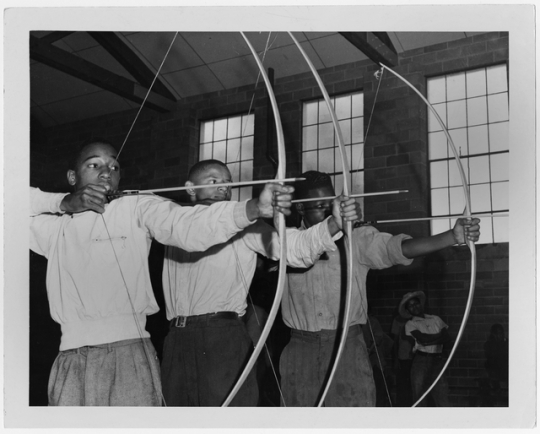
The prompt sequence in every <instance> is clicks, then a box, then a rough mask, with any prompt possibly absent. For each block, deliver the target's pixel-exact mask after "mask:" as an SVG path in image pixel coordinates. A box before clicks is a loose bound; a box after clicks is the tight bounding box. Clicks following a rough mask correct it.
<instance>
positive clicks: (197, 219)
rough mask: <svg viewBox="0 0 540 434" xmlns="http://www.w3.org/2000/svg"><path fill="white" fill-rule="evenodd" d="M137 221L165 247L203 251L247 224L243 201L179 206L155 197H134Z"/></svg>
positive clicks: (222, 241)
mask: <svg viewBox="0 0 540 434" xmlns="http://www.w3.org/2000/svg"><path fill="white" fill-rule="evenodd" d="M135 213H136V214H137V219H138V222H139V224H140V225H141V226H143V227H145V228H146V229H147V230H148V231H149V232H150V235H151V236H152V237H153V238H155V239H156V241H159V242H160V243H162V244H165V245H171V246H176V247H180V248H181V249H184V250H186V251H188V252H203V251H205V250H207V249H208V248H209V247H212V246H213V245H216V244H221V243H224V242H225V241H227V240H228V239H229V238H231V237H232V236H234V235H235V234H237V233H238V232H240V231H242V230H243V229H244V228H246V227H248V226H249V225H251V224H252V223H253V222H252V221H249V219H248V218H247V214H246V202H218V203H215V204H213V205H210V206H206V205H196V206H189V207H183V206H180V205H178V204H176V203H174V202H172V201H170V200H165V199H163V198H158V197H157V196H138V197H137V206H136V208H135Z"/></svg>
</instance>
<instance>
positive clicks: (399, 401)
mask: <svg viewBox="0 0 540 434" xmlns="http://www.w3.org/2000/svg"><path fill="white" fill-rule="evenodd" d="M398 363H399V366H398V369H397V371H396V389H397V393H396V407H410V406H411V405H413V404H414V403H413V402H412V390H411V364H412V359H400V360H398Z"/></svg>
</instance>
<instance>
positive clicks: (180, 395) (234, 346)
mask: <svg viewBox="0 0 540 434" xmlns="http://www.w3.org/2000/svg"><path fill="white" fill-rule="evenodd" d="M252 349H253V343H252V341H251V338H250V337H249V335H248V333H247V331H246V328H245V326H244V323H243V322H242V321H240V320H239V319H214V320H212V321H208V322H204V323H197V324H192V325H186V327H171V329H170V330H169V334H168V335H167V337H166V338H165V343H164V346H163V362H162V365H161V374H162V375H161V379H162V384H163V395H164V397H165V402H166V404H167V406H213V407H217V406H221V405H222V404H223V402H224V401H225V399H226V398H227V396H228V395H229V393H230V391H231V389H232V388H233V386H234V384H235V383H236V380H237V379H238V377H239V376H240V374H241V373H242V370H243V368H244V366H245V364H246V363H247V361H248V359H249V355H250V354H251V352H252ZM258 396H259V391H258V388H257V381H256V377H255V371H254V370H252V371H251V373H250V374H249V376H248V377H247V379H246V381H245V382H244V384H243V386H242V387H241V388H240V390H239V391H238V393H237V394H236V396H235V398H234V399H233V400H232V402H231V404H230V405H231V406H246V407H247V406H256V405H257V400H258Z"/></svg>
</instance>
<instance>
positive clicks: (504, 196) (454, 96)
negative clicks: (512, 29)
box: [427, 65, 509, 243]
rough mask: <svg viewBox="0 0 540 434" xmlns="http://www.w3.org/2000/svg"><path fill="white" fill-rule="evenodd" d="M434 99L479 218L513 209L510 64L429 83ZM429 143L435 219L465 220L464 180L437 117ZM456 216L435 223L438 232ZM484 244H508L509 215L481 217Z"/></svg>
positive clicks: (432, 120)
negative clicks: (510, 200)
mask: <svg viewBox="0 0 540 434" xmlns="http://www.w3.org/2000/svg"><path fill="white" fill-rule="evenodd" d="M427 93H428V100H429V101H430V102H431V103H432V105H433V106H434V108H435V109H436V111H437V113H438V114H439V116H440V117H441V119H442V120H443V122H445V124H446V126H447V128H448V130H449V132H450V136H451V137H452V141H453V142H454V144H455V145H456V148H457V151H458V154H459V155H460V156H461V162H462V164H463V167H464V170H465V174H466V177H467V179H468V183H469V188H470V196H471V212H472V213H473V214H483V213H495V214H496V213H498V212H505V211H508V208H509V205H508V183H509V162H508V155H509V143H508V124H509V113H508V74H507V67H506V65H497V66H491V67H487V68H480V69H475V70H472V71H467V72H461V73H457V74H449V75H445V76H441V77H435V78H430V79H428V82H427ZM428 143H429V159H430V174H431V212H432V215H433V216H459V215H462V214H463V211H464V209H465V195H464V193H463V187H462V184H461V178H460V176H459V171H458V169H457V165H456V163H455V162H454V161H453V153H452V150H451V148H450V146H449V145H448V143H447V138H446V136H445V134H444V131H443V130H442V128H441V126H440V125H439V123H438V122H437V119H436V118H435V116H434V115H433V114H432V113H429V117H428ZM454 223H455V218H453V219H448V220H433V221H432V227H431V228H432V233H433V234H437V233H440V232H443V231H446V230H448V229H450V228H451V227H452V226H453V224H454ZM481 233H482V234H481V237H480V240H479V243H494V242H506V241H508V217H481Z"/></svg>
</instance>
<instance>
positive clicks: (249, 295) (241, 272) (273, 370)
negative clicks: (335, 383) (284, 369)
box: [232, 243, 287, 407]
mask: <svg viewBox="0 0 540 434" xmlns="http://www.w3.org/2000/svg"><path fill="white" fill-rule="evenodd" d="M232 247H233V251H234V256H235V257H236V268H237V269H238V271H239V272H240V278H241V279H242V284H243V285H244V290H245V291H246V297H247V298H249V301H250V302H251V305H252V306H255V303H253V298H252V297H251V294H250V293H249V286H248V284H247V280H246V277H245V275H244V271H243V270H242V266H241V264H240V259H239V257H238V252H237V251H236V245H235V244H234V243H233V244H232ZM253 313H254V314H255V320H256V321H257V324H258V325H259V326H261V322H260V320H259V316H258V315H257V311H256V310H255V308H253ZM264 349H265V350H266V355H267V356H268V360H269V361H270V366H271V368H272V373H273V374H274V379H275V380H276V385H277V387H278V390H279V395H280V397H281V401H282V402H283V406H284V407H287V405H286V403H285V397H284V396H283V391H282V390H281V385H280V383H279V379H278V377H277V372H276V368H275V366H274V363H273V362H272V357H271V356H270V351H269V350H268V345H267V344H266V342H265V343H264Z"/></svg>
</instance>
